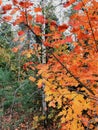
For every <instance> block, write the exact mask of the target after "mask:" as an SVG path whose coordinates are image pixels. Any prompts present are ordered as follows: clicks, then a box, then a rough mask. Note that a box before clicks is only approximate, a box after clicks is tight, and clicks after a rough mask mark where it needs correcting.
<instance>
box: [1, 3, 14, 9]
mask: <svg viewBox="0 0 98 130" xmlns="http://www.w3.org/2000/svg"><path fill="white" fill-rule="evenodd" d="M11 8H12V5H11V4H7V5H5V6H3V7H2V10H3V11H6V10H10V9H11Z"/></svg>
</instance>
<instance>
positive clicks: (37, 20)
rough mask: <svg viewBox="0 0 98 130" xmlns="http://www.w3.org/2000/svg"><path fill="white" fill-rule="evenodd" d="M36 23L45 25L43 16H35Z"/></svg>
mask: <svg viewBox="0 0 98 130" xmlns="http://www.w3.org/2000/svg"><path fill="white" fill-rule="evenodd" d="M36 22H38V23H41V24H44V23H46V19H45V18H44V16H43V15H36Z"/></svg>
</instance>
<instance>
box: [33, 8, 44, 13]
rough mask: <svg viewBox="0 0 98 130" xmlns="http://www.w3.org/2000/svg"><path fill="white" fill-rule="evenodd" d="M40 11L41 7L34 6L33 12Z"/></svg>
mask: <svg viewBox="0 0 98 130" xmlns="http://www.w3.org/2000/svg"><path fill="white" fill-rule="evenodd" d="M41 11H42V8H41V7H36V8H34V12H41Z"/></svg>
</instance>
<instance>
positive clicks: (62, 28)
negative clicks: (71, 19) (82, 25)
mask: <svg viewBox="0 0 98 130" xmlns="http://www.w3.org/2000/svg"><path fill="white" fill-rule="evenodd" d="M67 28H68V26H67V25H66V24H63V25H60V26H59V27H58V30H59V31H60V32H64V31H65V30H66V29H67Z"/></svg>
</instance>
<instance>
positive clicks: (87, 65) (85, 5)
mask: <svg viewBox="0 0 98 130" xmlns="http://www.w3.org/2000/svg"><path fill="white" fill-rule="evenodd" d="M62 4H63V8H68V7H69V8H70V6H71V8H72V10H73V13H72V14H71V15H70V20H69V22H68V24H67V25H66V24H65V23H64V24H62V25H58V24H57V21H54V20H52V19H51V18H45V16H44V15H43V13H42V10H43V8H42V7H39V6H38V7H33V8H32V10H31V8H30V7H31V6H34V3H32V2H30V1H20V2H18V0H13V5H14V8H12V6H11V5H6V6H2V10H3V11H4V14H5V12H7V11H9V10H11V14H13V16H14V14H15V13H16V12H17V11H19V12H20V15H19V16H17V17H16V19H15V20H14V22H12V24H13V25H19V24H20V23H24V24H25V26H26V27H27V29H28V30H30V31H31V32H32V33H33V34H34V35H35V36H37V37H40V42H41V43H40V44H43V45H44V46H46V48H48V49H47V54H46V55H47V57H48V60H47V63H46V64H43V63H40V62H38V63H36V66H35V68H36V69H37V70H38V73H37V76H35V77H40V79H38V78H37V79H36V78H35V77H31V76H30V78H29V79H30V80H31V81H32V82H36V83H37V85H38V88H39V89H41V88H42V86H43V84H44V85H45V88H44V92H45V95H46V97H45V101H46V102H47V103H48V107H50V108H53V109H54V110H55V111H57V115H55V119H54V120H59V123H58V124H59V125H58V126H59V128H60V130H85V129H86V128H87V129H88V128H89V129H90V130H92V129H96V123H97V122H98V2H97V1H96V0H80V1H78V2H77V1H76V0H68V1H67V2H65V3H62ZM16 5H17V6H16ZM32 11H33V12H35V16H33V15H31V13H30V12H32ZM38 12H40V14H38ZM13 16H10V15H9V16H3V20H5V21H8V22H10V21H11V20H12V19H13V18H12V17H13ZM44 24H47V25H48V31H47V32H44V33H43V31H42V30H43V25H44ZM69 27H71V29H70V35H68V36H65V35H64V32H65V31H66V30H67V29H68V28H69ZM17 33H18V36H19V37H21V36H24V34H25V33H24V31H22V30H21V31H18V32H17ZM43 37H44V38H45V40H43ZM23 40H24V39H23ZM36 44H38V43H36ZM32 46H33V45H32ZM39 46H40V45H39ZM39 48H41V47H39ZM37 49H38V48H37V47H36V45H34V47H33V53H29V51H26V54H27V53H29V54H30V56H31V55H32V54H35V55H37V56H38V57H41V56H40V55H41V54H40V49H39V50H37ZM18 50H19V49H17V46H16V48H13V51H14V52H15V53H17V51H18ZM24 54H25V53H24ZM26 67H28V66H26ZM30 67H33V65H30ZM28 68H29V67H28ZM33 69H34V68H33ZM32 71H33V70H32ZM91 121H92V122H91Z"/></svg>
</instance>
